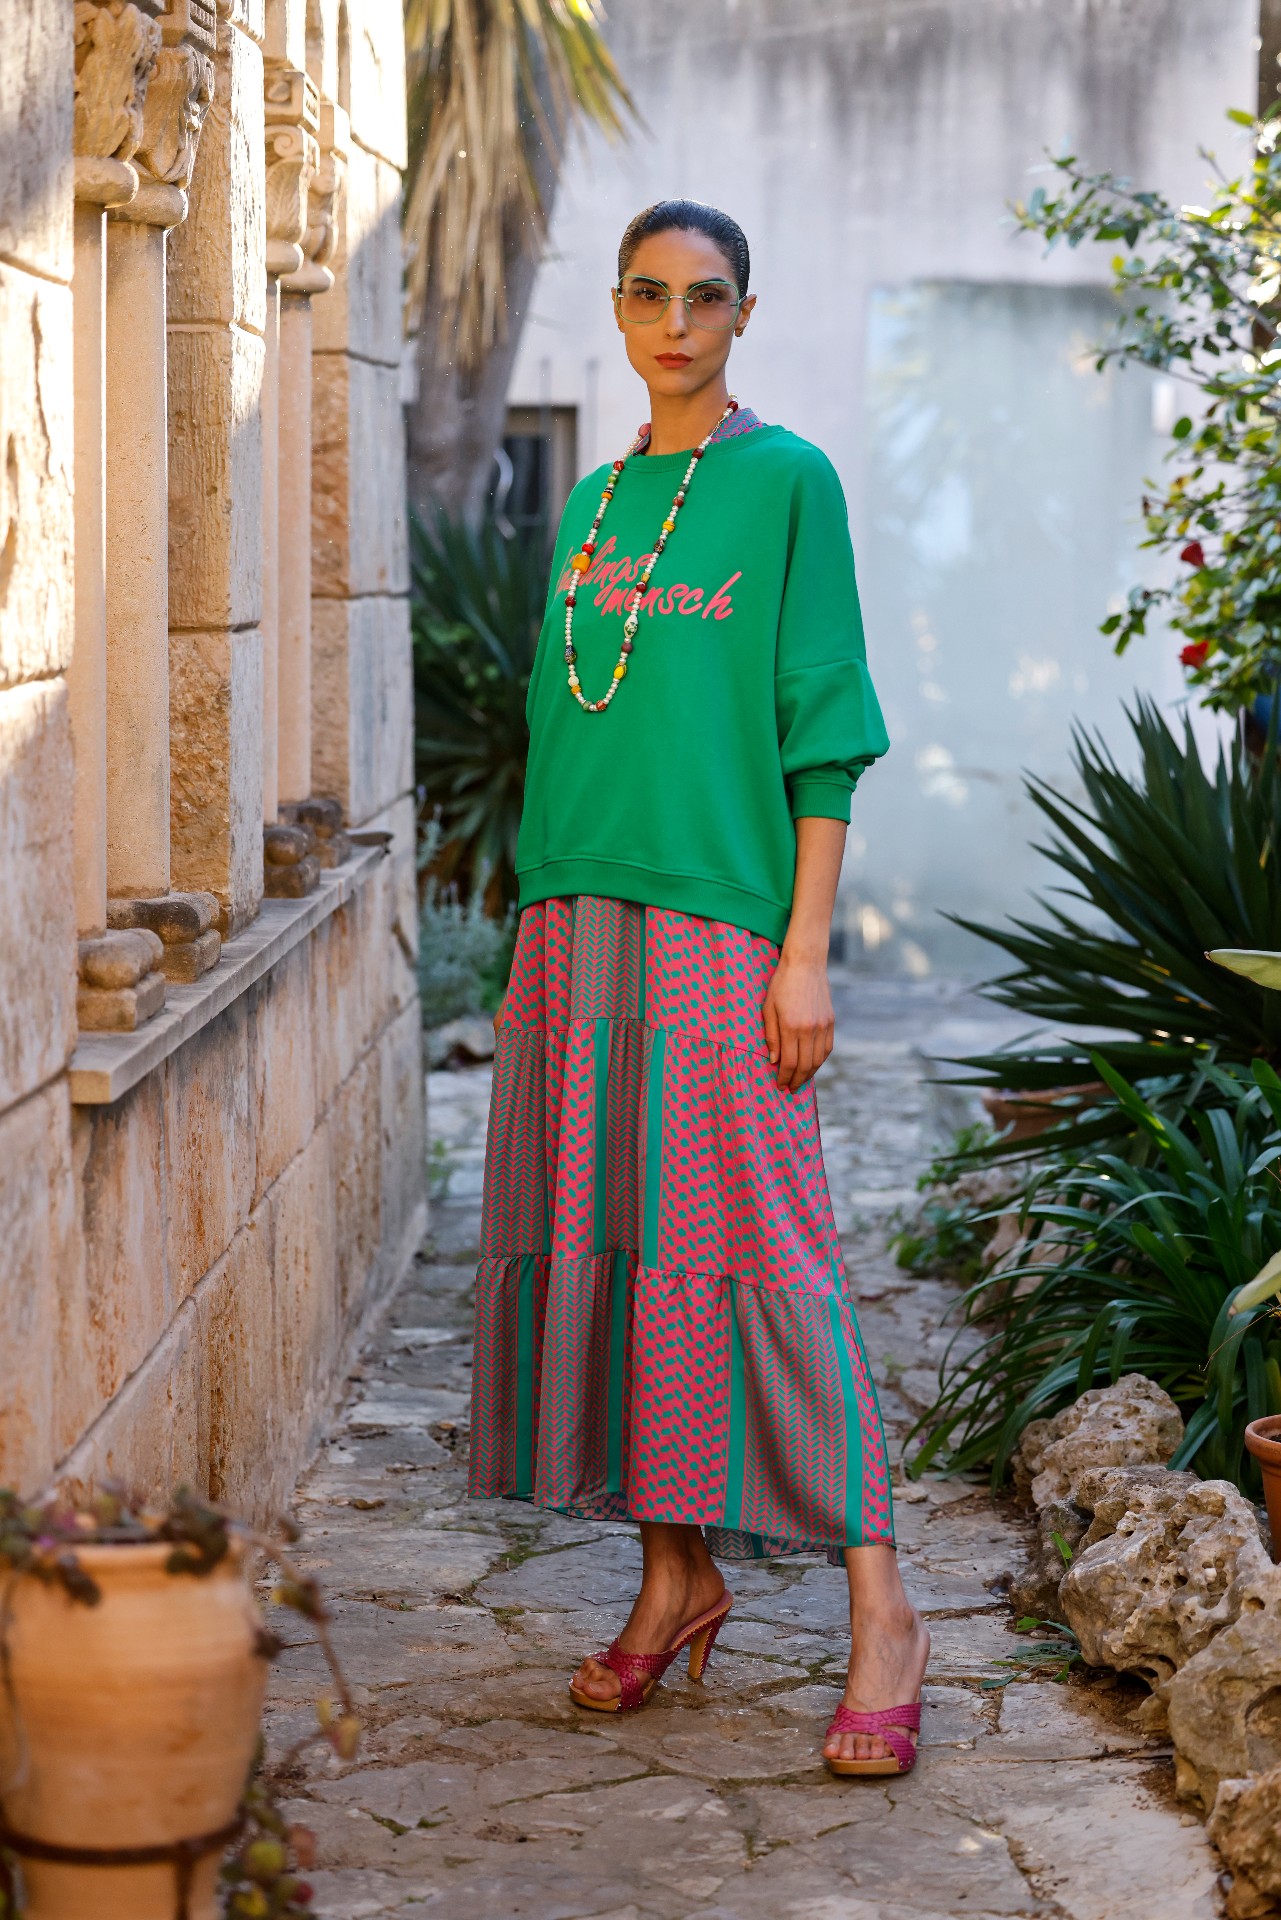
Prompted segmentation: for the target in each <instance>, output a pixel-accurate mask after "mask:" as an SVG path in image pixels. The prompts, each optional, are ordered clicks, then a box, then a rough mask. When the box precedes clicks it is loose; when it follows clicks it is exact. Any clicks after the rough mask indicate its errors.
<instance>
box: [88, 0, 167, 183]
mask: <svg viewBox="0 0 1281 1920" xmlns="http://www.w3.org/2000/svg"><path fill="white" fill-rule="evenodd" d="M153 10H154V9H153V7H151V6H150V5H146V4H144V5H143V6H141V7H139V6H135V5H133V4H132V0H106V4H104V5H101V6H99V5H97V4H96V0H76V10H75V47H76V107H75V154H76V198H77V200H84V201H90V202H92V203H93V204H95V205H97V206H117V205H119V204H121V203H122V202H123V201H126V200H130V199H132V198H133V195H134V193H135V192H136V191H137V187H138V176H137V174H136V173H135V171H134V169H133V168H132V167H131V166H130V165H129V161H130V160H131V159H132V158H133V156H134V154H135V152H136V151H137V149H138V146H139V143H140V142H141V140H142V132H143V109H144V105H145V102H146V98H147V83H148V81H149V80H150V79H151V76H152V74H153V73H154V72H155V70H156V62H157V59H158V57H159V54H160V28H159V26H158V25H157V23H156V22H155V21H154V20H152V19H149V18H148V14H149V13H150V12H152V11H153Z"/></svg>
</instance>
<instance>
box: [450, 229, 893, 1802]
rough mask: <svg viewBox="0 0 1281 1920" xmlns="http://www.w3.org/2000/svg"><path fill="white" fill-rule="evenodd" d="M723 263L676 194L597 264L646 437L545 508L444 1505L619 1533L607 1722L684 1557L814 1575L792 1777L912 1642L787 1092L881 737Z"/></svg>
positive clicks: (729, 245)
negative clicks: (821, 1607) (827, 1590)
mask: <svg viewBox="0 0 1281 1920" xmlns="http://www.w3.org/2000/svg"><path fill="white" fill-rule="evenodd" d="M748 270H749V259H748V249H747V242H746V240H745V239H744V237H743V234H742V232H741V231H740V229H739V228H738V227H737V226H736V225H735V223H734V222H733V221H732V220H730V219H729V218H728V217H727V216H726V215H724V214H722V213H718V212H716V211H714V210H713V209H712V208H710V207H705V206H702V205H700V204H699V203H697V202H691V201H683V200H678V201H666V202H662V203H660V204H659V205H657V206H654V207H650V208H648V209H647V210H646V211H645V212H644V213H641V214H639V215H638V216H637V217H636V219H635V220H633V221H632V223H631V225H630V226H629V227H628V229H627V232H626V233H625V234H624V236H623V241H622V246H621V248H620V252H619V261H618V275H619V277H618V286H617V287H616V288H615V289H614V292H613V299H614V310H615V318H616V321H617V324H618V328H619V331H620V333H621V334H622V336H623V343H624V346H625V348H626V352H627V357H628V359H629V360H630V362H631V364H632V367H633V368H634V369H635V371H636V372H637V373H638V374H639V375H640V376H641V378H642V379H643V380H644V382H645V384H646V386H647V387H648V389H649V400H650V424H649V426H648V427H647V428H642V430H641V434H640V437H639V439H638V440H637V441H636V443H635V444H634V446H633V447H632V448H631V450H630V452H629V453H628V455H627V457H626V458H625V459H624V460H616V461H614V462H613V463H612V465H611V466H608V467H602V468H600V469H599V470H598V471H597V472H596V473H594V474H591V475H589V476H588V478H587V479H585V480H583V481H581V482H580V483H579V485H578V486H577V487H576V488H575V489H574V492H573V493H572V494H571V496H570V499H569V504H568V505H567V507H566V509H565V514H564V518H563V521H562V524H561V531H560V537H559V539H558V541H557V544H556V552H555V558H554V561H553V566H552V584H551V591H550V595H549V599H548V608H547V615H546V619H545V622H544V626H543V632H542V636H541V639H540V642H539V647H538V654H537V659H536V662H535V666H534V672H533V677H532V679H531V683H530V689H529V702H528V714H529V723H530V754H529V770H528V777H527V784H526V792H525V806H524V814H523V819H522V824H521V831H520V840H519V846H518V851H517V869H518V874H519V879H520V903H521V909H522V912H521V921H520V933H519V938H518V941H517V946H516V955H515V960H514V963H513V967H512V976H511V982H510V985H509V987H508V991H507V997H506V1000H505V1002H504V1005H503V1008H502V1009H501V1012H500V1015H499V1018H498V1020H497V1021H496V1022H495V1025H496V1026H497V1028H498V1044H497V1053H496V1056H495V1066H494V1093H493V1102H492V1109H491V1117H490V1131H489V1144H488V1153H487V1159H486V1174H485V1208H484V1224H483V1229H482V1246H481V1253H482V1258H481V1264H480V1269H479V1276H478V1290H477V1306H476V1362H475V1406H474V1412H473V1441H472V1469H471V1483H472V1490H473V1492H475V1493H477V1494H486V1495H505V1496H516V1497H525V1498H530V1499H533V1500H534V1501H535V1502H537V1503H538V1504H539V1505H541V1506H546V1507H551V1508H555V1509H558V1510H559V1511H561V1512H566V1513H573V1514H577V1515H587V1516H591V1517H594V1518H598V1519H603V1520H614V1521H618V1520H625V1519H630V1520H633V1521H635V1522H637V1523H639V1526H640V1534H641V1545H642V1553H643V1575H642V1582H641V1590H640V1594H639V1596H638V1598H637V1600H636V1604H635V1605H634V1607H633V1608H632V1611H631V1614H630V1616H629V1618H628V1621H627V1624H626V1626H625V1627H624V1628H623V1630H622V1632H621V1633H620V1634H619V1636H618V1638H617V1640H615V1641H614V1643H613V1645H612V1646H611V1647H609V1648H608V1649H606V1651H605V1652H603V1653H601V1654H599V1655H597V1656H595V1657H594V1658H589V1659H586V1660H584V1661H583V1663H582V1665H581V1666H580V1667H579V1669H578V1671H577V1673H576V1674H575V1675H574V1678H573V1681H572V1682H571V1692H572V1695H573V1698H574V1699H575V1701H576V1702H577V1703H578V1704H579V1705H580V1706H583V1707H586V1708H591V1709H596V1710H600V1711H604V1712H618V1711H620V1710H623V1711H625V1710H630V1709H632V1708H635V1707H638V1706H642V1705H644V1703H645V1701H646V1700H647V1698H648V1697H649V1694H650V1693H651V1691H652V1689H653V1687H654V1686H655V1685H656V1684H657V1681H658V1679H659V1677H660V1676H661V1674H662V1672H663V1670H664V1669H665V1667H666V1666H667V1665H668V1664H669V1663H670V1661H671V1660H672V1659H674V1658H675V1656H676V1654H677V1653H678V1652H680V1651H682V1650H683V1649H684V1648H685V1647H686V1646H688V1647H689V1649H690V1673H691V1675H692V1676H693V1677H694V1678H696V1679H697V1678H699V1677H701V1674H702V1670H703V1667H704V1665H705V1663H706V1660H707V1656H708V1654H709V1653H710V1651H711V1647H712V1644H713V1642H714V1640H715V1637H716V1634H717V1631H718V1630H719V1628H720V1626H721V1624H722V1622H723V1621H724V1619H725V1617H726V1615H727V1613H728V1611H729V1608H730V1605H731V1603H732V1602H731V1596H730V1595H729V1593H728V1592H727V1591H726V1588H725V1583H724V1581H723V1580H722V1578H721V1575H720V1573H719V1572H718V1571H717V1568H716V1565H715V1563H714V1561H713V1558H712V1555H713V1554H715V1555H717V1557H719V1558H721V1559H733V1558H745V1557H760V1556H763V1555H772V1554H784V1553H813V1552H816V1551H823V1550H826V1552H827V1554H828V1556H829V1558H830V1559H831V1560H832V1561H833V1562H834V1563H835V1564H840V1562H841V1561H842V1560H843V1561H844V1564H845V1567H846V1570H847V1573H848V1577H849V1588H850V1608H851V1623H852V1635H853V1650H852V1654H851V1659H850V1665H849V1679H848V1685H847V1687H846V1690H845V1698H844V1702H843V1704H842V1706H841V1707H840V1708H839V1709H838V1710H837V1715H836V1718H835V1720H834V1721H833V1723H832V1726H831V1728H830V1729H829V1732H828V1737H827V1741H826V1745H825V1747H824V1757H825V1758H826V1760H827V1763H828V1765H829V1766H830V1767H831V1768H832V1769H833V1771H835V1772H839V1773H878V1774H879V1773H894V1772H900V1771H903V1772H905V1771H907V1769H908V1768H909V1767H910V1766H911V1764H912V1762H913V1760H914V1757H915V1737H914V1736H915V1733H916V1730H917V1729H918V1728H919V1724H920V1717H919V1716H920V1709H919V1697H920V1688H921V1682H922V1678H923V1675H924V1672H925V1663H926V1658H927V1655H928V1650H929V1639H928V1635H927V1634H926V1632H925V1629H924V1627H923V1625H922V1623H921V1621H920V1619H919V1618H918V1616H917V1614H916V1613H915V1611H914V1610H913V1608H912V1607H911V1606H910V1605H909V1603H908V1600H907V1598H906V1595H905V1594H904V1592H903V1587H902V1584H901V1582H900V1580H899V1575H898V1567H897V1562H896V1560H895V1554H894V1545H893V1523H892V1516H891V1502H890V1485H889V1472H888V1466H887V1461H886V1454H885V1445H884V1439H883V1435H882V1431H881V1424H880V1415H879V1411H878V1409H877V1404H876V1396H875V1391H874V1389H873V1386H872V1383H871V1379H870V1377H869V1374H868V1371H867V1366H866V1362H865V1359H864V1355H863V1348H862V1343H861V1340H860V1338H859V1333H858V1329H857V1326H856V1324H855V1321H854V1318H853V1314H852V1311H851V1309H850V1306H849V1303H848V1300H847V1297H846V1294H845V1289H844V1269H843V1266H842V1262H841V1254H840V1248H839V1245H838V1242H837V1238H836V1232H835V1226H834V1223H833V1219H832V1212H831V1203H830V1199H829V1196H828V1191H827V1184H826V1178H825V1175H824V1171H823V1161H822V1153H821V1148H820V1145H819V1137H818V1122H817V1114H816V1107H815V1098H814V1089H813V1086H812V1081H813V1076H814V1074H815V1073H816V1072H817V1070H818V1068H819V1067H820V1066H821V1065H822V1064H823V1062H824V1060H826V1058H827V1056H828V1054H829V1053H830V1052H831V1050H832V1040H833V1014H832V1002H831V996H830V993H829V991H828V983H827V970H826V962H827V947H828V935H829V929H830V924H831V916H832V908H833V903H834V901H835V897H836V886H837V880H838V878H839V875H840V867H841V855H842V851H843V847H844V841H845V829H846V823H847V822H848V819H849V809H850V794H851V792H852V791H853V788H854V785H855V783H856V781H857V779H858V777H859V775H860V773H861V772H862V770H863V768H864V767H865V766H867V765H868V764H870V762H871V761H872V760H874V759H876V758H877V757H878V756H879V755H880V754H882V753H884V752H885V750H886V747H887V746H888V741H887V739H886V736H885V731H884V727H883V725H882V722H881V716H880V710H879V708H878V706H877V703H876V696H875V694H874V692H873V690H872V685H871V681H870V680H869V678H868V675H867V668H866V665H865V663H864V649H863V636H862V626H861V622H860V618H859V610H858V599H857V594H856V590H855V585H854V566H853V556H852V554H851V551H850V543H849V531H848V526H847V521H846V514H845V503H844V499H843V497H842V494H841V489H840V484H839V482H838V480H837V478H836V475H835V473H834V472H833V470H832V467H831V466H830V464H829V462H828V461H827V460H826V459H825V457H824V456H823V455H822V454H821V453H820V452H819V451H818V449H817V448H815V447H813V446H810V445H809V444H808V443H807V442H806V441H804V440H800V439H798V438H797V437H796V436H795V435H794V434H791V433H789V432H787V431H785V429H783V428H782V427H776V426H765V425H763V424H762V423H761V422H760V421H759V420H757V418H756V416H755V415H754V414H752V413H750V412H748V411H747V410H745V409H742V408H740V407H738V405H737V402H736V401H735V400H734V399H732V397H731V396H730V394H729V390H728V386H727V383H726V363H727V361H728V359H729V354H730V349H731V347H732V345H733V343H734V341H735V339H737V338H738V336H739V335H740V334H741V333H742V332H743V330H744V329H745V327H746V326H747V324H748V321H749V319H750V317H751V313H752V309H753V307H754V305H755V296H754V295H749V294H748V291H747V286H748ZM793 318H794V319H795V318H796V315H795V314H793Z"/></svg>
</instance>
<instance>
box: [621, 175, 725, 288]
mask: <svg viewBox="0 0 1281 1920" xmlns="http://www.w3.org/2000/svg"><path fill="white" fill-rule="evenodd" d="M672 232H676V233H704V234H706V235H707V238H708V239H709V240H712V241H714V242H715V244H716V245H717V246H718V247H719V248H720V250H721V252H722V253H723V254H724V255H725V258H726V260H727V261H728V262H729V264H730V266H731V267H732V268H733V271H734V280H735V283H736V284H737V287H738V297H739V299H740V300H742V299H745V298H746V295H747V280H748V275H749V274H750V273H751V270H752V256H751V254H750V253H749V252H748V250H747V235H746V234H745V233H744V232H743V229H742V228H741V227H740V226H739V224H738V222H737V220H731V219H730V217H729V215H728V214H727V213H721V212H720V211H719V209H718V208H716V207H709V206H705V205H704V203H703V202H702V201H701V200H656V201H655V202H654V205H653V206H652V207H646V208H645V209H644V211H643V212H641V213H638V214H637V215H636V218H635V219H634V220H629V221H628V223H627V231H626V232H625V233H624V235H623V237H622V239H621V240H620V241H619V243H618V280H619V284H620V286H621V284H622V279H623V275H624V274H625V273H626V272H627V269H628V267H630V266H631V264H632V259H633V257H634V255H635V253H636V249H637V247H639V245H640V243H641V241H642V240H648V238H649V236H650V234H651V233H672Z"/></svg>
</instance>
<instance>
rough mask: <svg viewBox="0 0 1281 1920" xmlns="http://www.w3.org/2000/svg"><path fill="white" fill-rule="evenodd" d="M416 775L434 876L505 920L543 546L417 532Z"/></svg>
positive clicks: (462, 530)
mask: <svg viewBox="0 0 1281 1920" xmlns="http://www.w3.org/2000/svg"><path fill="white" fill-rule="evenodd" d="M411 561H412V572H411V583H410V584H411V601H410V607H411V618H412V626H413V655H414V758H415V774H416V779H417V782H418V785H419V788H420V791H421V793H422V795H423V797H424V800H425V805H426V809H427V811H428V813H429V814H434V815H436V816H438V818H439V821H440V826H441V842H440V846H439V848H438V850H437V854H436V857H435V860H434V865H433V871H434V875H435V878H436V879H437V880H438V881H440V882H441V883H442V884H446V885H447V884H451V883H452V884H453V885H455V886H456V887H457V889H458V892H459V894H460V896H461V897H462V898H463V899H470V898H471V897H472V895H473V894H474V893H476V892H481V893H483V894H484V896H485V902H486V905H487V907H488V908H489V909H490V911H492V912H495V913H501V912H503V911H504V910H505V909H506V908H508V907H510V906H511V905H512V904H513V903H514V901H515V898H516V871H515V868H516V834H517V831H518V829H519V826H520V812H521V806H522V803H523V801H524V796H525V755H526V750H527V746H528V730H527V728H526V725H525V695H526V692H527V690H528V687H529V676H530V672H531V670H532V668H533V664H534V653H535V650H536V648H537V645H538V634H539V629H540V627H541V626H542V620H543V606H544V602H545V600H546V596H547V553H546V549H545V547H544V545H543V543H542V541H541V540H540V539H537V538H532V537H527V536H522V535H514V536H504V535H503V534H502V533H500V532H499V530H498V528H497V527H495V526H493V525H492V524H488V525H485V526H483V527H480V528H479V529H477V528H472V527H468V526H466V525H463V524H461V523H456V522H451V521H449V520H447V519H445V518H443V517H442V518H440V519H438V520H436V521H435V522H434V524H433V525H432V526H431V527H430V528H428V527H425V526H423V525H422V524H421V522H419V521H415V522H414V524H413V527H412V529H411Z"/></svg>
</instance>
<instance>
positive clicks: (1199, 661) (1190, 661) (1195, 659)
mask: <svg viewBox="0 0 1281 1920" xmlns="http://www.w3.org/2000/svg"><path fill="white" fill-rule="evenodd" d="M1209 651H1210V642H1209V641H1208V640H1193V641H1191V642H1190V643H1189V645H1187V646H1186V647H1184V649H1183V651H1182V652H1181V653H1180V655H1179V658H1180V660H1181V661H1182V662H1183V664H1184V666H1185V667H1193V668H1195V667H1203V666H1204V665H1205V662H1206V656H1207V655H1208V654H1209Z"/></svg>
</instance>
